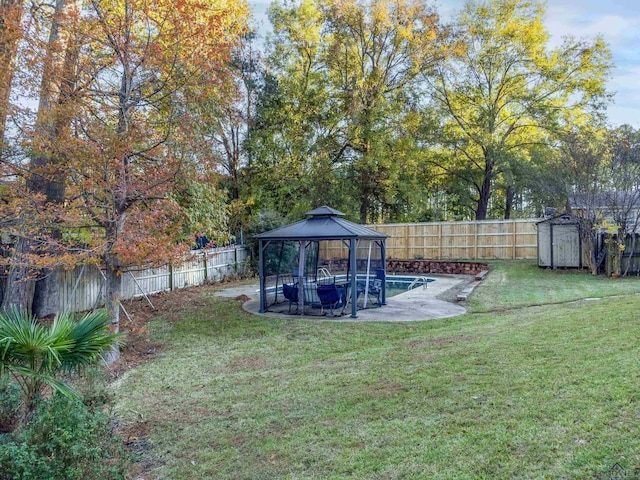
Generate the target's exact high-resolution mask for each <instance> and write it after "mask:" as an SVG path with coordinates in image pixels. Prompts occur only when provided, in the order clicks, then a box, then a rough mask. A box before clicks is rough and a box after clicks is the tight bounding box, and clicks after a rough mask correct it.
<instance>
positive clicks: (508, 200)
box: [504, 187, 516, 220]
mask: <svg viewBox="0 0 640 480" xmlns="http://www.w3.org/2000/svg"><path fill="white" fill-rule="evenodd" d="M515 195H516V192H515V190H514V189H513V188H511V187H507V191H506V192H505V199H504V219H505V220H509V219H510V218H511V210H513V199H514V197H515Z"/></svg>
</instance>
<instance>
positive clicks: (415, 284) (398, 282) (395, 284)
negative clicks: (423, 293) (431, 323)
mask: <svg viewBox="0 0 640 480" xmlns="http://www.w3.org/2000/svg"><path fill="white" fill-rule="evenodd" d="M435 281H436V279H435V278H428V277H424V276H415V275H387V277H386V282H385V284H386V285H385V286H386V292H385V293H386V297H387V298H389V297H393V296H394V295H399V294H401V293H404V292H406V291H408V290H413V289H414V288H420V287H422V288H427V287H428V285H429V283H431V282H435Z"/></svg>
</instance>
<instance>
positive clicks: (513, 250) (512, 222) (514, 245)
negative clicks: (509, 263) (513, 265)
mask: <svg viewBox="0 0 640 480" xmlns="http://www.w3.org/2000/svg"><path fill="white" fill-rule="evenodd" d="M511 229H512V231H513V237H512V238H513V241H512V242H511V243H513V247H512V249H511V259H512V260H515V259H516V241H517V240H518V235H517V232H516V221H515V220H511Z"/></svg>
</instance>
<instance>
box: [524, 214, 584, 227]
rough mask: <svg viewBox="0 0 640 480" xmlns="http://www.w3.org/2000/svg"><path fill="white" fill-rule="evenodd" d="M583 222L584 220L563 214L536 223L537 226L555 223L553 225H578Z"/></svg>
mask: <svg viewBox="0 0 640 480" xmlns="http://www.w3.org/2000/svg"><path fill="white" fill-rule="evenodd" d="M582 222H583V219H582V218H580V217H578V216H576V215H573V214H571V213H567V212H565V213H561V214H559V215H554V216H553V217H549V218H545V219H543V220H540V221H538V222H536V225H539V224H541V223H553V224H568V225H577V224H580V223H582Z"/></svg>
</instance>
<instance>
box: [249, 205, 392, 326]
mask: <svg viewBox="0 0 640 480" xmlns="http://www.w3.org/2000/svg"><path fill="white" fill-rule="evenodd" d="M306 215H308V217H309V218H306V219H305V220H301V221H299V222H296V223H292V224H290V225H286V226H284V227H280V228H276V229H275V230H271V231H269V232H265V233H261V234H259V235H256V238H257V239H258V247H259V255H260V257H259V274H260V312H261V313H264V312H265V311H267V308H268V307H269V305H268V302H267V298H268V294H269V296H275V300H274V302H273V303H276V302H277V298H278V294H279V292H280V291H281V290H282V289H283V285H284V281H282V283H281V278H284V277H285V276H287V275H289V274H290V275H291V280H292V282H293V283H295V284H296V285H297V286H298V291H299V292H304V291H305V290H304V289H305V286H308V285H309V284H313V283H314V282H316V283H317V282H318V280H319V275H320V272H325V273H328V267H329V266H331V265H330V263H329V262H334V263H333V265H334V266H336V265H343V266H344V267H340V268H341V270H343V271H344V275H342V276H341V277H342V278H343V280H344V283H345V284H346V286H347V287H348V292H349V296H350V302H351V318H357V316H358V315H357V301H358V293H359V291H360V292H362V291H363V289H364V291H365V292H366V291H367V289H368V288H369V283H370V277H371V273H372V271H376V272H377V274H378V277H380V276H381V277H382V278H384V276H385V263H386V262H385V241H386V239H387V237H388V235H385V234H383V233H380V232H376V231H375V230H372V229H370V228H368V227H365V226H363V225H358V224H356V223H353V222H350V221H348V220H345V219H344V218H341V217H343V216H344V213H342V212H339V211H338V210H335V209H333V208H331V207H328V206H322V207H319V208H316V209H314V210H311V211H310V212H307V213H306ZM320 242H323V245H326V244H325V243H324V242H327V243H329V244H333V245H336V243H337V248H339V249H341V250H345V249H346V251H347V252H348V254H347V259H346V262H344V260H345V259H341V260H342V261H340V259H337V260H336V259H329V258H325V259H324V260H323V262H322V263H321V262H320ZM374 247H375V250H374ZM359 249H360V252H361V253H362V254H361V255H360V259H359V258H358V257H359V256H358V250H359ZM365 252H366V262H365V261H364V258H363V257H364V253H365ZM372 263H373V264H374V269H373V270H372ZM359 267H361V270H362V271H361V272H360V273H359V271H358V270H359ZM301 272H302V273H301ZM359 275H360V282H361V284H364V286H363V287H361V288H360V290H359V289H358V281H359V280H358V276H359ZM333 278H334V281H335V278H336V277H333ZM268 281H269V282H270V283H274V285H272V286H270V287H269V292H267V283H268ZM307 288H308V287H307ZM381 290H382V292H381V301H380V304H381V305H384V304H385V302H386V293H385V284H384V281H382V284H381ZM297 301H298V304H297V308H298V313H299V314H301V315H302V314H304V305H305V295H304V294H303V295H298V298H297ZM307 301H308V299H307ZM365 301H366V299H365Z"/></svg>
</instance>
